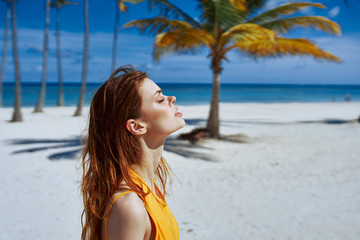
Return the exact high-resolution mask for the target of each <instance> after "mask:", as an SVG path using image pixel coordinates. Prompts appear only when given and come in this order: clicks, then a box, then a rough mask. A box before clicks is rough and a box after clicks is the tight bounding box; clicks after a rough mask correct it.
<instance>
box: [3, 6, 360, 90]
mask: <svg viewBox="0 0 360 240" xmlns="http://www.w3.org/2000/svg"><path fill="white" fill-rule="evenodd" d="M17 2H18V3H17V26H18V31H17V33H18V47H19V56H20V69H21V81H22V82H40V81H41V71H42V56H43V38H44V31H43V29H44V25H45V7H44V6H45V0H18V1H17ZM73 2H76V3H78V4H77V5H67V6H64V7H63V8H62V9H61V26H60V28H61V53H62V65H63V78H64V81H65V82H80V81H81V71H82V59H83V42H84V13H83V6H84V1H83V0H73ZM115 2H116V1H115V0H89V18H90V20H89V21H90V43H89V44H90V57H89V68H88V74H87V77H88V78H87V79H88V82H103V81H105V80H106V79H107V78H108V77H109V75H110V69H111V54H112V41H113V30H114V21H115V8H116V3H115ZM171 2H172V3H174V4H176V5H177V6H179V7H180V8H181V9H183V10H184V11H186V12H187V13H188V14H189V15H191V16H192V17H194V18H196V19H199V16H200V13H199V12H198V11H197V10H196V9H197V1H192V0H172V1H171ZM285 2H287V1H284V0H269V1H268V2H267V5H266V7H265V9H263V10H262V11H264V10H266V9H270V8H272V7H276V6H279V5H280V4H282V3H285ZM297 2H299V1H297ZM304 2H319V3H322V4H324V5H325V6H326V7H327V8H326V9H318V8H306V9H304V10H303V11H301V12H300V13H299V14H300V15H304V14H305V15H317V16H324V17H327V18H329V19H331V20H333V21H336V22H337V23H339V24H340V26H341V29H342V35H341V36H334V35H331V34H328V33H325V32H322V31H318V30H314V29H304V28H299V29H295V30H294V31H292V32H291V33H290V34H286V35H285V36H286V37H291V38H298V37H301V38H308V39H310V40H312V41H313V42H315V43H316V44H317V45H318V46H319V47H321V48H322V49H324V50H326V51H328V52H330V53H332V54H334V55H336V56H338V57H339V58H341V60H342V62H341V63H334V62H328V61H319V60H314V59H313V58H312V57H298V56H289V57H283V58H277V59H258V60H254V59H252V58H249V57H247V56H246V55H244V54H241V53H240V52H238V51H233V52H230V53H229V54H228V55H227V57H228V59H229V62H226V61H225V62H224V63H223V68H224V70H223V72H222V74H221V82H222V83H275V84H356V85H359V84H360V67H359V66H360V24H359V20H360V15H359V13H360V1H359V0H348V3H349V4H348V5H346V4H345V2H346V1H345V0H318V1H314V0H310V1H309V0H308V1H306V0H304ZM128 6H129V8H128V12H127V13H122V14H121V16H120V26H122V25H123V24H125V23H126V22H128V21H131V20H134V19H141V18H149V17H151V16H156V15H157V14H158V13H157V12H156V11H152V12H149V10H148V7H147V5H146V4H145V3H140V4H137V5H132V4H128ZM260 12H261V11H260ZM5 13H6V4H5V3H4V2H3V1H1V2H0V52H2V49H3V37H4V25H5ZM50 14H51V20H50V39H49V44H50V46H49V51H50V52H49V62H48V73H47V80H48V81H49V82H56V81H58V79H57V68H56V48H55V20H56V11H55V9H52V10H51V12H50ZM153 40H154V37H153V36H143V35H140V34H139V33H138V31H137V30H136V29H125V28H121V29H120V31H119V37H118V51H117V56H118V57H117V66H121V65H124V64H131V65H133V66H135V67H136V68H137V69H140V70H142V71H146V72H148V73H149V75H150V77H151V79H153V80H154V81H155V82H173V83H180V82H182V83H211V82H212V72H211V69H210V68H209V66H210V59H209V58H207V55H208V54H209V51H208V50H207V49H206V48H204V49H203V50H202V51H201V52H200V53H198V54H196V55H189V54H187V55H179V54H172V55H164V56H163V57H162V58H161V60H160V63H156V62H154V60H153V58H152V46H153ZM4 81H7V82H13V81H14V66H13V60H12V51H11V43H10V44H9V48H8V52H7V59H6V69H5V77H4Z"/></svg>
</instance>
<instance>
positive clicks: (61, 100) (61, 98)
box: [56, 7, 64, 106]
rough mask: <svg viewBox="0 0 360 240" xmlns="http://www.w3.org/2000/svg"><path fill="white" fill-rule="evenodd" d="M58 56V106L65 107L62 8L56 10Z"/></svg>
mask: <svg viewBox="0 0 360 240" xmlns="http://www.w3.org/2000/svg"><path fill="white" fill-rule="evenodd" d="M56 56H57V70H58V79H59V96H58V102H57V106H64V92H63V79H62V70H61V48H60V8H59V7H58V8H57V9H56Z"/></svg>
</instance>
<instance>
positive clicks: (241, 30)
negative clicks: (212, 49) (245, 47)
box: [219, 23, 276, 47]
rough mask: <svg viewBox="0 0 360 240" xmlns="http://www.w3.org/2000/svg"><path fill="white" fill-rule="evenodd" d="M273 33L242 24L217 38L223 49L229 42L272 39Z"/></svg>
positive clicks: (255, 26) (255, 25) (256, 26)
mask: <svg viewBox="0 0 360 240" xmlns="http://www.w3.org/2000/svg"><path fill="white" fill-rule="evenodd" d="M275 37H276V35H275V33H274V32H273V31H271V30H269V29H266V28H264V27H262V26H260V25H257V24H254V23H243V24H239V25H236V26H234V27H232V28H230V29H229V30H228V31H227V32H225V33H223V34H222V35H221V37H220V38H219V45H220V46H221V47H225V45H226V44H228V43H229V42H230V41H234V42H239V41H245V42H246V41H255V40H261V39H274V38H275Z"/></svg>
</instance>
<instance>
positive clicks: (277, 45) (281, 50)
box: [235, 38, 341, 62]
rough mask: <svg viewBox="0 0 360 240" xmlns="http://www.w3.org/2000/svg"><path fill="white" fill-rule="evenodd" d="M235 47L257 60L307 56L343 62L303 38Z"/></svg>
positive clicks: (263, 41)
mask: <svg viewBox="0 0 360 240" xmlns="http://www.w3.org/2000/svg"><path fill="white" fill-rule="evenodd" d="M235 46H236V48H238V49H239V50H241V51H243V52H246V53H248V54H249V55H250V56H252V57H254V58H255V59H257V58H259V57H269V58H275V57H282V56H288V55H300V56H304V55H307V56H312V57H314V58H316V59H325V60H329V61H335V62H340V61H341V60H340V59H339V58H338V57H337V56H335V55H333V54H331V53H328V52H326V51H324V50H322V49H321V48H319V47H318V46H316V45H315V44H314V43H313V42H312V41H310V40H308V39H303V38H297V39H288V38H276V39H275V40H260V41H247V42H244V41H241V42H237V43H235Z"/></svg>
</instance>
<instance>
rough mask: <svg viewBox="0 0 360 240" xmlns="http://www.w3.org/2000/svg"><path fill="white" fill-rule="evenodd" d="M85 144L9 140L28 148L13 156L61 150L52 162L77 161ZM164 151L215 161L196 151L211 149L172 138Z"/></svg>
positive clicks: (77, 138)
mask: <svg viewBox="0 0 360 240" xmlns="http://www.w3.org/2000/svg"><path fill="white" fill-rule="evenodd" d="M85 142H86V138H80V136H74V137H72V138H65V139H14V140H8V144H10V145H17V146H24V147H25V146H26V148H23V149H20V150H16V151H14V152H12V153H11V154H23V153H35V152H43V151H47V150H53V149H57V150H59V152H56V153H53V154H50V155H48V157H47V158H48V159H49V160H51V161H57V160H74V159H77V158H78V156H79V154H80V152H81V150H82V145H83V144H84V143H85ZM34 145H36V146H34ZM39 145H40V146H39ZM29 146H30V147H29ZM31 146H32V147H31ZM74 148H75V149H74ZM164 149H165V151H168V152H173V153H175V154H178V155H180V156H183V157H186V158H195V159H201V160H205V161H214V160H213V159H212V158H211V157H210V156H209V155H207V154H203V153H199V152H196V150H199V149H209V148H206V147H204V146H200V145H198V144H191V143H189V142H188V141H184V140H180V139H176V138H172V137H170V138H168V139H167V140H166V143H165V147H164Z"/></svg>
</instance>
